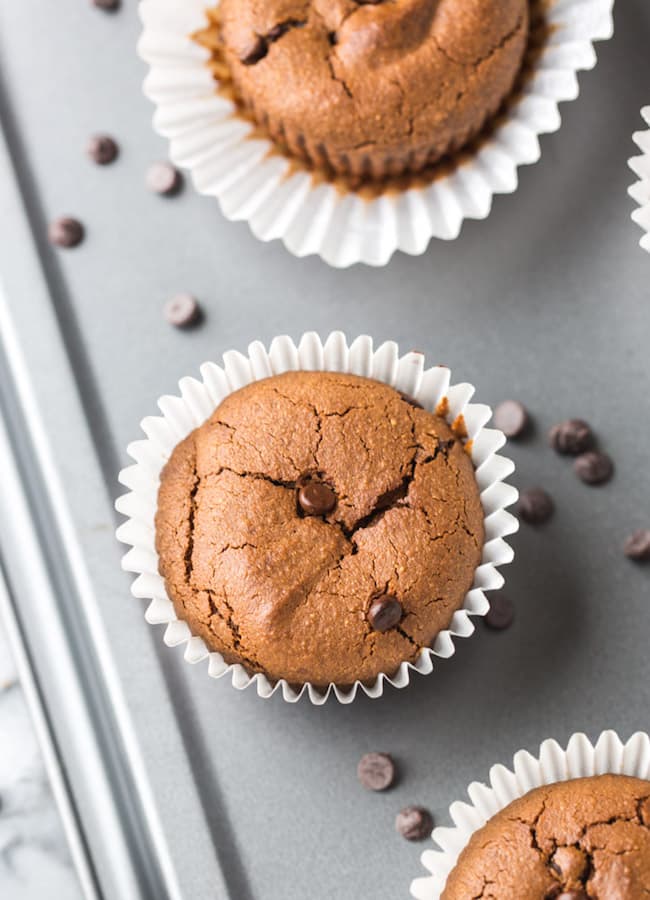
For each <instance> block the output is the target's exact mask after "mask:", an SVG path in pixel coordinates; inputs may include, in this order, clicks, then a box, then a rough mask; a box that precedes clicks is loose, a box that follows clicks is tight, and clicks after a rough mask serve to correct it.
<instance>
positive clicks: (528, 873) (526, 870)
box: [441, 775, 650, 900]
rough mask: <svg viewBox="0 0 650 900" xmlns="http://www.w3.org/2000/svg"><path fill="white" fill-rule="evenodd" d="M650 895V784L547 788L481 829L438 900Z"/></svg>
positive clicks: (617, 899) (613, 781)
mask: <svg viewBox="0 0 650 900" xmlns="http://www.w3.org/2000/svg"><path fill="white" fill-rule="evenodd" d="M647 895H650V782H648V781H644V780H642V779H639V778H632V777H629V776H625V775H599V776H593V777H589V778H577V779H574V780H572V781H564V782H559V783H557V784H550V785H546V786H543V787H540V788H537V789H535V790H533V791H530V792H529V793H528V794H526V795H525V796H524V797H521V798H519V799H518V800H515V801H514V802H513V803H511V804H509V805H508V806H506V807H505V809H503V810H501V811H500V812H498V813H497V814H496V815H495V816H494V817H493V818H492V819H490V820H489V821H488V822H487V824H486V825H484V826H483V828H480V829H479V830H478V831H476V832H475V833H474V834H473V835H472V837H471V839H470V841H469V843H468V845H467V847H465V849H464V850H463V851H462V853H461V854H460V857H459V859H458V862H457V864H456V866H455V868H454V869H453V870H452V872H451V873H450V875H449V877H448V879H447V884H446V886H445V889H444V891H443V893H442V897H441V900H468V898H470V897H471V898H472V900H514V898H516V900H639V898H640V897H644V896H647Z"/></svg>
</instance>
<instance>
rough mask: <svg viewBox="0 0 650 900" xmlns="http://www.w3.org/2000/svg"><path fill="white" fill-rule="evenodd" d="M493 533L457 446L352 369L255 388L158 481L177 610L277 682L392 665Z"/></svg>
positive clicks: (162, 544)
mask: <svg viewBox="0 0 650 900" xmlns="http://www.w3.org/2000/svg"><path fill="white" fill-rule="evenodd" d="M483 540H484V531H483V511H482V507H481V501H480V497H479V490H478V486H477V483H476V479H475V477H474V471H473V468H472V463H471V461H470V458H469V456H468V454H467V453H466V452H465V449H464V447H463V444H462V442H461V440H460V439H459V438H458V437H456V435H455V434H454V432H453V431H452V429H451V428H450V427H449V425H448V424H447V423H446V421H445V420H444V419H443V418H442V417H441V416H439V415H436V414H434V413H431V412H428V411H426V410H424V409H422V408H419V407H418V406H417V405H416V404H414V403H413V402H411V401H409V399H408V398H405V397H403V396H402V395H400V394H399V393H398V392H397V391H396V390H394V389H393V388H391V387H388V386H387V385H385V384H382V383H380V382H376V381H371V380H369V379H365V378H360V377H356V376H354V375H346V374H338V373H328V372H289V373H286V374H284V375H278V376H274V377H272V378H267V379H264V380H262V381H257V382H254V383H252V384H249V385H247V386H246V387H244V388H242V389H241V390H239V391H236V392H235V393H233V394H230V395H229V396H228V397H226V398H225V400H223V402H222V403H221V404H220V406H219V407H218V408H217V409H216V410H215V412H214V413H213V415H212V416H211V417H210V418H209V419H208V420H207V421H206V422H205V423H204V424H203V425H201V426H200V427H199V428H197V429H195V430H194V431H193V432H192V433H191V434H190V435H189V436H188V437H187V438H186V439H185V440H183V441H182V442H181V443H180V444H179V445H178V446H177V447H176V448H175V449H174V451H173V453H172V455H171V457H170V459H169V461H168V463H167V465H166V466H165V468H164V469H163V472H162V475H161V482H160V488H159V494H158V510H157V515H156V547H157V550H158V554H159V568H160V573H161V575H162V576H163V577H164V579H165V584H166V587H167V592H168V594H169V597H170V598H171V600H172V601H173V603H174V606H175V608H176V612H177V614H178V616H179V618H180V619H183V620H185V621H186V622H187V623H188V625H189V626H190V629H191V631H192V633H193V634H195V635H199V636H200V637H202V638H203V640H204V641H205V643H206V644H207V646H208V647H209V648H210V649H211V650H216V651H218V652H219V653H221V654H222V655H223V657H224V658H225V659H226V661H227V662H229V663H235V662H238V663H241V664H242V665H243V666H245V668H246V669H247V670H248V671H249V672H250V673H255V672H263V673H265V674H266V675H267V676H268V677H269V678H270V679H272V680H277V679H280V678H285V679H287V680H288V681H289V682H291V683H300V684H302V683H305V682H307V681H309V682H311V683H313V684H315V685H317V686H326V685H328V684H330V683H332V682H333V683H336V684H340V685H346V684H351V683H353V682H354V681H356V680H357V679H358V680H362V681H365V682H367V681H372V680H374V679H375V678H376V677H377V675H379V673H381V672H384V673H386V674H388V675H392V674H394V673H395V671H396V670H397V669H398V668H399V666H400V664H401V663H402V662H403V661H404V660H415V659H416V657H417V656H418V654H419V653H420V650H421V648H423V647H427V646H429V645H430V644H431V641H432V640H433V638H434V637H435V636H436V634H437V633H438V632H439V631H440V630H441V629H443V628H445V627H446V626H447V625H448V624H449V621H450V619H451V616H452V614H453V612H454V611H455V610H457V609H458V608H459V607H460V606H461V605H462V603H463V599H464V597H465V594H466V592H467V590H468V589H469V588H470V587H471V584H472V580H473V577H474V570H475V569H476V567H477V566H478V565H479V563H480V560H481V552H482V546H483Z"/></svg>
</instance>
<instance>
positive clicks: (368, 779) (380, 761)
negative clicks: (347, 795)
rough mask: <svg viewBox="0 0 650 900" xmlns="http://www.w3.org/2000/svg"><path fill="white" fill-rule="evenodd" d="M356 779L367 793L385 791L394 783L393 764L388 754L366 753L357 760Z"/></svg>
mask: <svg viewBox="0 0 650 900" xmlns="http://www.w3.org/2000/svg"><path fill="white" fill-rule="evenodd" d="M357 777H358V779H359V781H360V782H361V784H362V785H363V786H364V788H367V789H368V790H369V791H385V790H386V789H387V788H389V787H390V786H391V785H392V784H393V783H394V781H395V763H394V762H393V759H392V757H390V756H389V755H388V753H366V754H364V755H363V756H362V757H361V759H360V760H359V765H358V766H357Z"/></svg>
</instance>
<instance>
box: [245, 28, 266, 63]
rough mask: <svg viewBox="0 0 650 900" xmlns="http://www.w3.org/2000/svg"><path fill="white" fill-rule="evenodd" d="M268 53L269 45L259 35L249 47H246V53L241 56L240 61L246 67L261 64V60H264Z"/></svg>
mask: <svg viewBox="0 0 650 900" xmlns="http://www.w3.org/2000/svg"><path fill="white" fill-rule="evenodd" d="M268 52H269V45H268V44H267V42H266V41H265V40H264V38H263V37H261V36H260V35H259V34H258V35H256V36H255V37H254V38H253V40H252V41H251V42H250V44H249V45H248V47H246V49H245V50H244V52H243V53H242V54H241V55H240V57H239V61H240V62H241V63H243V64H244V65H245V66H254V65H255V63H257V62H259V61H260V60H261V59H264V57H265V56H266V54H267V53H268Z"/></svg>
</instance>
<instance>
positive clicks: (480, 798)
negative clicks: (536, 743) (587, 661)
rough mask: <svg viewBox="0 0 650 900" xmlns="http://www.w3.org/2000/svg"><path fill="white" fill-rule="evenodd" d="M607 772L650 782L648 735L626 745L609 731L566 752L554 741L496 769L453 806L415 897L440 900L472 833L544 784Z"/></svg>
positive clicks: (575, 740)
mask: <svg viewBox="0 0 650 900" xmlns="http://www.w3.org/2000/svg"><path fill="white" fill-rule="evenodd" d="M607 773H611V774H614V775H633V776H635V777H637V778H644V779H649V778H650V738H649V737H648V735H647V734H645V733H642V732H638V733H637V734H634V735H633V736H632V737H631V738H630V739H629V740H628V741H627V742H625V743H624V742H623V741H622V740H621V739H620V738H619V737H618V735H617V734H616V733H615V732H614V731H603V732H602V734H601V735H600V737H599V738H598V740H597V741H596V743H595V744H592V743H591V742H590V741H589V739H588V738H587V736H586V735H584V734H581V733H578V734H574V735H573V736H572V737H571V738H570V740H569V742H568V744H567V746H566V749H563V748H562V747H561V746H560V745H559V744H558V743H557V741H555V740H552V739H549V740H546V741H544V742H543V744H542V745H541V746H540V748H539V753H538V755H537V756H533V755H532V754H530V753H529V752H528V751H527V750H520V751H519V752H518V753H515V756H514V758H513V765H512V768H511V769H508V768H507V767H506V766H503V765H495V766H492V768H491V769H490V773H489V783H488V784H483V783H481V782H478V781H474V782H472V784H470V786H469V787H468V789H467V793H468V795H469V802H461V801H457V802H456V803H452V804H451V806H450V807H449V814H450V816H451V819H452V821H453V823H454V825H453V827H451V828H442V827H441V828H435V829H434V831H433V835H432V838H433V842H434V844H437V845H438V847H439V848H440V849H439V850H425V851H424V853H423V854H422V864H423V866H424V867H425V869H428V871H429V873H430V874H429V875H428V876H426V877H423V878H416V879H415V880H414V881H413V882H412V883H411V894H412V895H413V897H416V898H417V900H439V897H440V895H441V893H442V891H443V890H444V887H445V883H446V881H447V876H448V875H449V873H450V872H451V870H452V869H453V868H454V866H455V865H456V862H457V860H458V857H459V856H460V853H461V851H462V850H463V848H464V847H466V846H467V844H468V842H469V839H470V838H471V836H472V834H474V832H475V831H478V829H479V828H482V827H483V825H485V823H486V822H487V821H488V819H490V818H492V816H494V815H496V813H498V812H499V811H500V810H502V809H504V808H505V807H506V806H508V804H510V803H512V801H513V800H517V799H518V798H519V797H523V796H524V794H527V793H528V792H529V791H531V790H533V788H537V787H541V786H542V785H544V784H553V783H555V782H557V781H568V780H569V779H571V778H583V777H588V776H591V775H604V774H607Z"/></svg>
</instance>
